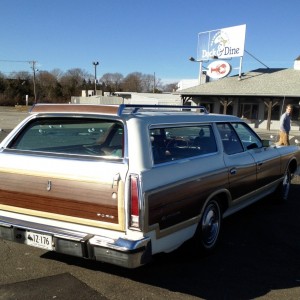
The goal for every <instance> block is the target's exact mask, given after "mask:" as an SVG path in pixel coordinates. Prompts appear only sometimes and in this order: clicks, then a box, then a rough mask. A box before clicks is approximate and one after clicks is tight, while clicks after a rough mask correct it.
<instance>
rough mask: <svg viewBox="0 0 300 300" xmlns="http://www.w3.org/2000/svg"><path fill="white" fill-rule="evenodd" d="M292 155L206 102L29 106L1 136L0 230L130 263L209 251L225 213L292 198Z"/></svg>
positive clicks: (292, 149)
mask: <svg viewBox="0 0 300 300" xmlns="http://www.w3.org/2000/svg"><path fill="white" fill-rule="evenodd" d="M299 161H300V151H299V147H297V146H289V147H276V146H270V145H269V142H268V141H264V140H261V139H260V138H259V136H258V135H257V134H256V133H255V132H254V131H253V130H252V129H251V128H250V127H249V126H248V125H247V124H246V123H244V122H243V121H242V120H241V119H239V118H237V117H234V116H228V115H217V114H209V113H207V112H206V110H205V109H204V108H203V107H195V108H193V107H192V108H191V107H181V106H177V107H170V106H149V105H144V106H143V105H120V106H109V105H107V106H101V105H72V104H60V105H59V104H57V105H53V104H52V105H51V104H49V105H42V104H40V105H36V106H34V107H33V109H32V111H31V115H30V116H29V117H28V118H26V119H25V120H24V121H22V122H21V123H20V124H19V125H18V126H17V127H16V128H15V129H14V130H13V131H12V132H11V133H10V134H9V135H8V136H7V137H6V138H5V139H4V140H3V142H2V143H1V144H0V237H1V238H2V239H7V240H11V241H15V242H18V243H23V244H27V245H29V246H34V247H39V248H43V249H46V250H49V251H57V252H60V253H64V254H69V255H73V256H79V257H83V258H86V259H92V260H99V261H103V262H108V263H112V264H116V265H119V266H123V267H128V268H135V267H138V266H141V265H143V264H145V263H147V262H149V261H150V260H151V258H152V256H153V255H154V254H157V253H161V252H170V251H172V250H174V249H176V248H178V247H179V246H180V245H182V244H183V243H184V242H185V241H187V240H189V239H194V240H195V241H196V243H195V247H197V248H199V249H201V250H204V251H212V250H213V249H215V247H216V246H217V244H218V241H219V236H220V232H221V227H222V219H223V218H224V217H227V216H229V215H231V214H232V213H235V212H237V211H239V210H240V209H242V208H244V207H246V206H247V205H250V204H251V203H254V202H255V201H257V200H259V199H261V198H263V197H265V196H267V195H270V194H273V195H274V198H275V197H277V198H278V197H280V198H281V199H283V200H285V199H287V198H288V193H289V187H290V183H291V178H292V176H293V175H294V174H295V173H296V172H297V171H298V167H299ZM274 218H276V216H274Z"/></svg>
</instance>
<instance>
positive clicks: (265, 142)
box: [262, 140, 271, 147]
mask: <svg viewBox="0 0 300 300" xmlns="http://www.w3.org/2000/svg"><path fill="white" fill-rule="evenodd" d="M262 145H263V147H270V146H271V141H270V140H262Z"/></svg>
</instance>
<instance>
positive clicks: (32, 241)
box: [25, 231, 53, 250]
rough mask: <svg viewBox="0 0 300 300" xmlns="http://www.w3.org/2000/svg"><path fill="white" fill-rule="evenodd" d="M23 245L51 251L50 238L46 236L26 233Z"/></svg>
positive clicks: (30, 232)
mask: <svg viewBox="0 0 300 300" xmlns="http://www.w3.org/2000/svg"><path fill="white" fill-rule="evenodd" d="M25 244H27V245H29V246H33V247H37V248H42V249H46V250H53V246H52V236H51V235H47V234H41V233H36V232H32V231H26V233H25Z"/></svg>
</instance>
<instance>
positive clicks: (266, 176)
mask: <svg viewBox="0 0 300 300" xmlns="http://www.w3.org/2000/svg"><path fill="white" fill-rule="evenodd" d="M232 125H233V128H234V130H235V131H236V133H237V135H238V136H239V138H240V140H241V143H242V144H243V147H244V149H245V151H247V152H248V153H249V154H250V155H251V156H252V157H253V159H254V161H255V164H256V173H257V181H256V188H262V187H264V186H266V185H268V184H270V183H272V182H274V181H275V180H277V179H278V178H279V177H280V154H279V152H278V149H277V148H275V147H263V145H262V141H261V140H260V138H259V137H258V136H257V134H256V133H255V132H254V131H253V130H252V129H251V128H250V127H249V126H248V125H247V124H245V123H233V124H232Z"/></svg>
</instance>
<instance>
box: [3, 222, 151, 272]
mask: <svg viewBox="0 0 300 300" xmlns="http://www.w3.org/2000/svg"><path fill="white" fill-rule="evenodd" d="M26 231H30V232H37V233H40V234H46V235H50V236H52V238H53V244H52V251H54V252H59V253H63V254H67V255H72V256H77V257H82V258H86V259H91V260H97V261H102V262H108V263H113V264H115V265H118V266H122V267H127V268H136V267H139V266H141V265H144V264H145V263H147V262H149V261H150V259H151V256H152V250H151V242H150V238H147V237H146V238H141V239H139V240H129V239H126V238H125V237H119V238H118V239H112V238H108V237H104V236H98V235H91V234H89V233H87V232H79V231H73V230H68V229H63V228H59V227H54V226H47V225H43V224H36V223H33V222H29V221H23V220H17V219H13V218H8V217H4V216H0V238H2V239H5V240H9V241H13V242H17V243H20V244H25V232H26Z"/></svg>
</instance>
